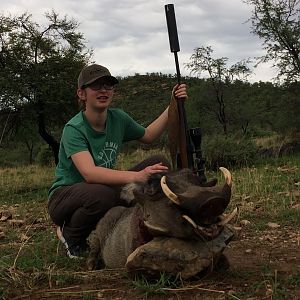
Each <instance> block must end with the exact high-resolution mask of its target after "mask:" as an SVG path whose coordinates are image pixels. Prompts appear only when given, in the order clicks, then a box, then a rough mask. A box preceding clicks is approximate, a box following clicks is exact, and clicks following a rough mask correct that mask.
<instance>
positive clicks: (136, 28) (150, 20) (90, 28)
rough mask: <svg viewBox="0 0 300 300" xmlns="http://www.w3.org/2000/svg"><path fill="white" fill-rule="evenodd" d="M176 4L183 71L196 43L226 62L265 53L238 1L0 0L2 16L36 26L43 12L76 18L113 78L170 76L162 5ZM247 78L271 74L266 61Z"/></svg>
mask: <svg viewBox="0 0 300 300" xmlns="http://www.w3.org/2000/svg"><path fill="white" fill-rule="evenodd" d="M169 3H173V4H174V7H175V14H176V21H177V29H178V36H179V43H180V52H179V53H178V57H179V62H180V70H181V73H182V75H190V73H189V70H187V69H186V68H185V66H184V64H185V63H188V62H189V59H190V56H191V55H192V54H193V51H194V49H195V48H196V47H200V46H212V48H213V50H214V53H213V57H214V58H220V57H228V59H229V62H228V63H229V65H231V64H234V63H236V62H237V61H240V60H242V59H247V58H252V57H255V56H260V55H263V54H264V53H265V51H264V50H263V49H262V41H261V40H259V39H258V38H257V37H256V36H254V35H253V34H251V32H250V31H251V29H250V23H249V22H248V23H247V22H246V21H247V20H248V19H249V17H250V16H251V8H250V7H249V6H248V5H246V4H245V3H243V1H242V0H173V1H169V2H166V1H161V0H114V1H113V0H84V1H79V0H48V1H44V0H1V1H0V13H1V14H5V15H8V14H12V15H16V14H20V13H24V12H29V13H30V14H32V16H33V20H35V21H37V22H38V23H39V24H42V22H45V18H44V13H45V12H47V11H50V10H52V9H53V10H55V11H56V12H58V13H59V14H60V16H65V15H67V16H68V17H70V18H74V19H75V20H77V21H78V22H79V23H80V25H79V28H78V30H79V31H81V32H82V33H83V34H84V37H85V39H86V41H87V47H89V48H93V49H94V56H93V60H94V61H95V62H96V63H99V64H102V65H105V66H107V67H108V68H109V69H110V71H111V73H112V74H113V75H115V76H127V75H134V74H135V73H140V74H145V73H151V72H162V73H166V74H175V72H176V71H175V63H174V56H173V53H171V52H170V47H169V39H168V32H167V25H166V17H165V10H164V6H165V4H169ZM254 71H255V75H253V76H252V77H251V78H250V80H251V81H259V80H262V81H268V80H271V78H273V77H274V76H275V73H274V70H273V69H272V68H271V67H270V65H266V64H265V65H262V66H261V67H260V68H259V69H256V70H254Z"/></svg>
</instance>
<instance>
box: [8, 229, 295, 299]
mask: <svg viewBox="0 0 300 300" xmlns="http://www.w3.org/2000/svg"><path fill="white" fill-rule="evenodd" d="M224 253H225V254H226V256H227V258H228V259H229V261H230V268H229V269H228V270H222V269H221V270H218V271H213V272H210V273H209V274H206V275H202V276H199V277H196V278H193V279H190V280H188V281H187V280H186V281H183V282H181V283H180V284H177V286H176V287H170V288H165V289H164V290H163V291H162V290H161V291H160V293H150V292H148V293H146V291H145V290H143V289H141V288H139V287H137V286H134V285H133V284H132V280H131V279H129V278H128V277H126V276H125V275H124V274H125V272H124V270H99V271H93V272H85V271H84V270H82V271H79V272H77V273H76V274H74V278H75V277H76V278H77V279H78V278H80V280H79V281H78V282H77V283H76V280H75V281H74V282H70V283H68V282H65V283H64V284H59V285H57V284H56V282H55V281H53V282H51V281H48V282H43V281H41V283H40V286H34V287H33V288H32V289H31V290H25V291H22V292H21V291H16V290H15V291H13V290H11V291H10V298H9V299H33V300H34V299H170V300H171V299H248V300H255V299H258V300H260V299H291V300H293V299H295V300H296V299H300V235H299V231H297V230H295V228H291V227H279V228H268V229H266V230H264V231H256V230H254V229H250V228H247V227H245V228H244V229H243V231H242V232H241V234H240V237H239V239H238V240H235V241H232V242H231V243H230V244H229V245H228V247H227V249H226V250H225V252H224ZM49 286H51V288H49ZM20 292H21V293H20ZM162 292H163V293H162Z"/></svg>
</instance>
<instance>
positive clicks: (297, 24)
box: [244, 0, 300, 81]
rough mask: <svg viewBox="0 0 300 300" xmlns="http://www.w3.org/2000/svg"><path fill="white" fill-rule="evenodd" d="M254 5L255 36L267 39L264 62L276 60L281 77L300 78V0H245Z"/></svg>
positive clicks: (265, 41) (252, 20)
mask: <svg viewBox="0 0 300 300" xmlns="http://www.w3.org/2000/svg"><path fill="white" fill-rule="evenodd" d="M244 2H245V3H248V4H250V5H251V6H253V9H252V16H251V18H250V21H251V23H252V33H254V34H256V35H258V36H259V37H260V38H261V39H262V40H263V45H264V48H265V49H266V50H267V54H266V55H265V56H263V57H262V58H261V61H260V62H266V61H270V60H272V61H274V62H275V63H274V66H275V67H277V68H278V70H279V74H278V78H280V77H283V78H285V79H287V80H288V81H292V80H293V81H295V80H296V81H299V79H300V1H299V0H244Z"/></svg>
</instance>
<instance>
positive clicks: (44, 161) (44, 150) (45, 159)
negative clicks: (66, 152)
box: [36, 145, 54, 166]
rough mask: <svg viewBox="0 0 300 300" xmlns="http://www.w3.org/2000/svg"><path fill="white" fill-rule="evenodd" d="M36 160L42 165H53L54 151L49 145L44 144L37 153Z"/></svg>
mask: <svg viewBox="0 0 300 300" xmlns="http://www.w3.org/2000/svg"><path fill="white" fill-rule="evenodd" d="M36 162H37V163H38V164H39V165H41V166H50V165H53V163H54V160H53V152H52V150H51V148H49V146H48V145H43V146H41V148H40V151H39V152H38V154H37V158H36Z"/></svg>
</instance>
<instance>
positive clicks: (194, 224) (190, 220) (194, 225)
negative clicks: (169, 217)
mask: <svg viewBox="0 0 300 300" xmlns="http://www.w3.org/2000/svg"><path fill="white" fill-rule="evenodd" d="M182 218H183V219H185V220H187V221H188V222H189V223H190V224H191V225H192V226H193V227H194V228H197V224H196V223H195V222H194V221H193V220H192V219H191V218H190V217H189V216H187V215H182Z"/></svg>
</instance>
